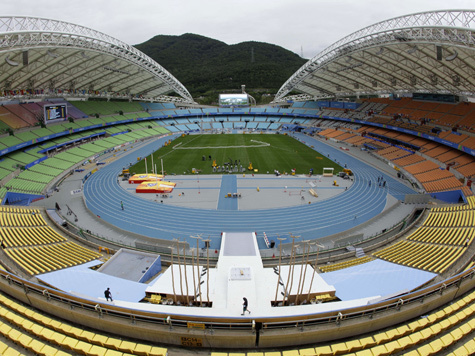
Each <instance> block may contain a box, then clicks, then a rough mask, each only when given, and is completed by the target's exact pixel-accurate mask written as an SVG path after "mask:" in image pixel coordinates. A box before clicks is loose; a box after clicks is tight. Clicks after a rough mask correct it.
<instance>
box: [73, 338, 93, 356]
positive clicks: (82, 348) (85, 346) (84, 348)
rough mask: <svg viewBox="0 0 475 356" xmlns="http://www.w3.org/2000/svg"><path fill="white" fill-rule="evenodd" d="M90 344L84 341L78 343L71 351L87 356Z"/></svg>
mask: <svg viewBox="0 0 475 356" xmlns="http://www.w3.org/2000/svg"><path fill="white" fill-rule="evenodd" d="M91 347H92V344H90V343H88V342H85V341H78V343H77V344H76V345H74V348H73V349H72V350H73V351H75V352H77V353H80V354H84V355H87V354H88V352H89V350H90V349H91Z"/></svg>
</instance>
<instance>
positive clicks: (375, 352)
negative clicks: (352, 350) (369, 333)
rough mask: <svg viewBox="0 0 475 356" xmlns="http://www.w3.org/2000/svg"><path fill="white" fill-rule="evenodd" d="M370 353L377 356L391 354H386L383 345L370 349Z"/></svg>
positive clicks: (386, 351) (388, 353)
mask: <svg viewBox="0 0 475 356" xmlns="http://www.w3.org/2000/svg"><path fill="white" fill-rule="evenodd" d="M371 352H372V353H373V355H378V356H388V355H391V353H390V352H388V350H386V346H385V345H376V346H375V347H372V348H371Z"/></svg>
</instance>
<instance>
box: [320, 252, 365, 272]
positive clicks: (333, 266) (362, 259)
mask: <svg viewBox="0 0 475 356" xmlns="http://www.w3.org/2000/svg"><path fill="white" fill-rule="evenodd" d="M372 260H374V258H373V257H371V256H364V257H358V258H354V259H351V260H348V261H343V262H338V263H333V264H330V265H324V266H320V267H319V269H320V271H322V272H323V273H325V272H332V271H336V270H339V269H343V268H347V267H351V266H356V265H359V264H362V263H366V262H370V261H372Z"/></svg>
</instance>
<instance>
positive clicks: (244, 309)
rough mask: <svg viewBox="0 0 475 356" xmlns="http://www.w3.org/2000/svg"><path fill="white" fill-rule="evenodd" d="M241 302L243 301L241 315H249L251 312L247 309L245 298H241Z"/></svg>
mask: <svg viewBox="0 0 475 356" xmlns="http://www.w3.org/2000/svg"><path fill="white" fill-rule="evenodd" d="M242 300H243V303H242V314H241V315H244V314H245V313H246V312H248V313H249V314H251V311H250V310H249V309H247V305H248V302H247V298H246V297H243V298H242Z"/></svg>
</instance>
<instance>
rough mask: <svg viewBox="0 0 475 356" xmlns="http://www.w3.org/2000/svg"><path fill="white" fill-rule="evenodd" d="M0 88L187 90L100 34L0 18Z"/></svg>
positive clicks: (149, 94) (151, 94)
mask: <svg viewBox="0 0 475 356" xmlns="http://www.w3.org/2000/svg"><path fill="white" fill-rule="evenodd" d="M0 90H2V91H11V90H24V91H29V92H30V93H31V92H33V93H34V92H35V91H36V92H37V91H38V90H42V91H43V92H44V93H47V92H50V93H54V92H57V91H58V90H59V91H60V92H62V93H67V92H71V93H73V92H77V91H78V90H80V91H84V90H85V91H87V92H88V93H89V94H93V95H94V94H96V95H97V92H101V93H102V94H104V93H107V95H121V96H124V95H125V96H140V97H142V98H148V99H153V98H155V97H159V96H161V95H165V94H168V93H172V92H174V93H176V94H178V95H179V96H180V97H181V98H177V99H180V100H182V101H186V102H193V99H192V97H191V95H190V93H189V92H188V90H187V89H186V88H185V87H184V86H183V85H182V84H181V83H180V82H179V81H178V80H177V79H176V78H175V77H173V76H172V75H171V74H170V73H169V72H168V71H167V70H166V69H164V68H163V67H162V66H160V65H159V64H158V63H156V62H155V61H154V60H153V59H151V58H150V57H148V56H147V55H145V54H144V53H142V52H140V51H139V50H137V49H135V48H134V47H132V46H130V45H128V44H126V43H124V42H121V41H119V40H118V39H115V38H113V37H111V36H108V35H106V34H104V33H101V32H98V31H95V30H93V29H90V28H86V27H83V26H79V25H75V24H71V23H67V22H62V21H56V20H50V19H44V18H33V17H0Z"/></svg>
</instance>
